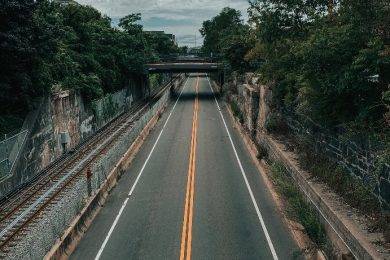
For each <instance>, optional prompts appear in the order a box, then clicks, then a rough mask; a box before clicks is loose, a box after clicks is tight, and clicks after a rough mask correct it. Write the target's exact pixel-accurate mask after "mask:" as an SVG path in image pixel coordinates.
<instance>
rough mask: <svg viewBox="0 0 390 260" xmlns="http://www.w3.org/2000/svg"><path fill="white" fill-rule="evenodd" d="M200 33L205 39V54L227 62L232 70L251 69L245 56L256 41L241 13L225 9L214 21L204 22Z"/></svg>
mask: <svg viewBox="0 0 390 260" xmlns="http://www.w3.org/2000/svg"><path fill="white" fill-rule="evenodd" d="M200 32H201V34H202V36H203V37H204V44H203V47H202V51H203V53H205V54H206V55H208V56H213V58H217V59H219V60H220V61H223V62H225V63H226V65H228V66H229V67H230V68H231V69H232V70H236V71H245V70H247V69H248V68H249V63H248V62H247V61H246V60H245V56H246V54H247V52H248V51H249V50H251V48H252V47H253V45H254V41H253V40H254V39H253V37H252V36H251V32H250V27H249V26H248V25H246V24H244V22H243V21H242V19H241V13H240V11H238V10H235V9H231V8H228V7H226V8H224V9H223V10H222V11H221V13H220V14H218V15H217V16H216V17H214V18H213V19H211V20H208V21H205V22H203V26H202V28H201V30H200Z"/></svg>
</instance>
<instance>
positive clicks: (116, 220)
mask: <svg viewBox="0 0 390 260" xmlns="http://www.w3.org/2000/svg"><path fill="white" fill-rule="evenodd" d="M188 80H189V78H187V81H186V82H185V83H184V87H183V89H182V90H181V92H180V95H179V97H178V98H177V99H176V102H175V104H174V105H173V108H172V110H171V112H170V113H169V115H168V118H167V120H166V121H165V123H164V126H163V128H162V129H161V131H160V134H159V135H158V137H157V140H156V141H155V143H154V145H153V147H152V150H151V151H150V153H149V155H148V157H147V158H146V161H145V163H144V164H143V166H142V168H141V170H140V172H139V173H138V176H137V178H136V180H135V182H134V184H133V186H132V187H131V189H130V192H129V194H128V197H127V198H126V200H125V201H124V202H123V204H122V207H121V209H120V210H119V212H118V214H117V215H116V218H115V220H114V222H113V223H112V225H111V228H110V230H109V231H108V233H107V235H106V238H105V239H104V241H103V244H102V245H101V247H100V249H99V251H98V253H97V255H96V257H95V260H99V259H100V257H101V256H102V253H103V251H104V248H105V247H106V245H107V243H108V241H109V240H110V237H111V235H112V232H113V231H114V229H115V226H116V225H117V224H118V221H119V218H120V217H121V215H122V213H123V210H124V209H125V207H126V205H127V202H128V201H129V198H130V196H131V195H132V194H133V192H134V189H135V187H136V186H137V184H138V181H139V179H140V178H141V175H142V173H143V172H144V170H145V167H146V165H147V164H148V162H149V159H150V157H151V156H152V154H153V151H154V149H155V148H156V146H157V144H158V142H159V140H160V138H161V136H162V134H163V132H164V129H165V128H166V126H167V124H168V121H169V119H170V118H171V116H172V114H173V111H174V110H175V108H176V105H177V103H178V102H179V99H180V97H181V95H182V94H183V91H184V89H185V88H186V87H187V83H188Z"/></svg>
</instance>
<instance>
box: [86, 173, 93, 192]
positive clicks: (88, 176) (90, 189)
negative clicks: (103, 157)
mask: <svg viewBox="0 0 390 260" xmlns="http://www.w3.org/2000/svg"><path fill="white" fill-rule="evenodd" d="M86 177H87V191H88V197H90V196H91V194H92V185H91V178H92V171H91V167H89V166H88V168H87V173H86Z"/></svg>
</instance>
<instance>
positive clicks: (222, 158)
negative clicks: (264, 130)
mask: <svg viewBox="0 0 390 260" xmlns="http://www.w3.org/2000/svg"><path fill="white" fill-rule="evenodd" d="M178 96H179V95H178ZM171 103H172V104H171V105H170V106H169V107H168V108H167V110H166V112H165V113H164V115H163V117H162V118H161V120H160V121H159V123H158V124H157V126H156V127H155V129H154V130H153V131H152V133H151V135H150V136H149V137H148V139H147V140H146V142H145V144H144V145H143V147H142V148H141V150H140V152H139V153H138V155H137V157H136V159H135V160H134V161H133V163H132V165H131V167H130V169H129V170H128V171H127V173H126V174H125V175H124V176H123V177H122V179H121V180H120V182H119V184H118V186H117V187H116V188H115V189H114V190H113V192H112V193H111V194H110V196H109V198H108V200H107V202H106V204H105V206H104V208H103V209H102V210H101V212H100V213H99V215H98V216H97V217H96V219H95V221H94V222H93V223H92V225H91V227H90V228H89V230H88V231H87V233H86V234H85V236H84V238H83V239H82V241H81V242H80V244H79V246H78V247H77V248H76V250H75V252H74V253H73V254H72V255H71V259H191V258H192V259H293V258H294V257H295V256H296V255H297V250H298V248H297V246H296V244H295V243H294V241H293V240H292V238H291V236H290V234H289V232H288V230H287V228H286V227H285V226H284V224H283V222H282V219H281V217H280V216H279V213H278V212H277V210H276V206H275V204H274V202H273V200H272V198H271V195H270V194H269V192H268V190H267V188H266V186H265V185H264V183H263V180H262V178H261V176H260V173H259V172H258V170H257V168H256V167H255V166H254V164H253V162H252V160H251V157H250V154H249V153H248V151H247V150H246V148H245V146H244V144H243V141H242V140H241V139H240V137H239V135H238V133H237V132H236V130H235V129H234V128H233V127H232V123H231V121H230V118H229V117H228V115H227V114H226V111H225V109H224V108H223V105H222V104H218V103H220V101H217V99H215V98H214V94H213V92H212V89H211V87H210V83H209V80H208V78H207V77H205V76H204V75H203V76H202V75H195V74H192V75H191V77H190V78H189V79H188V80H187V82H186V84H185V86H184V87H183V89H182V92H181V95H180V96H179V97H178V99H177V100H173V102H171Z"/></svg>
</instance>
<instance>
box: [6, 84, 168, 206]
mask: <svg viewBox="0 0 390 260" xmlns="http://www.w3.org/2000/svg"><path fill="white" fill-rule="evenodd" d="M166 80H168V78H166ZM166 82H167V81H165V82H163V84H165V83H166ZM136 84H138V87H137V86H136ZM139 85H142V84H141V83H140V82H139V80H131V81H130V83H129V87H128V88H125V89H123V90H121V91H118V92H116V93H113V94H108V95H107V96H105V97H104V98H102V99H100V100H96V101H93V102H91V103H86V102H85V101H84V100H83V98H82V97H81V95H80V94H79V93H78V92H75V91H69V90H65V91H56V92H53V93H52V95H51V96H50V97H46V98H45V99H44V100H43V101H42V104H41V106H40V109H39V111H40V112H39V113H38V115H37V117H36V119H35V121H34V123H33V124H31V126H30V129H28V130H29V135H28V137H27V139H26V142H25V145H24V147H23V150H21V153H20V158H19V160H18V164H17V165H16V167H15V169H14V171H13V172H12V173H11V174H9V176H7V177H6V178H4V179H2V180H1V181H0V200H1V199H3V198H5V197H6V196H7V195H8V194H10V193H11V192H13V191H15V190H17V189H18V188H22V187H23V185H27V184H28V183H29V181H31V180H32V179H33V178H34V177H36V176H37V175H38V174H39V173H40V172H41V171H42V170H43V169H45V168H46V167H47V166H49V165H50V164H51V163H53V162H55V161H56V160H58V159H61V157H62V156H64V155H65V154H66V152H67V151H69V150H72V149H74V148H75V147H77V146H78V145H79V144H81V143H82V142H84V141H85V140H87V139H88V138H90V137H91V136H92V135H94V134H95V133H96V132H97V131H98V130H99V129H101V128H102V127H104V126H105V125H107V124H108V123H109V122H111V121H112V120H113V119H114V118H116V117H117V116H118V115H120V114H121V113H123V112H125V111H126V110H127V109H129V108H130V107H131V106H132V104H133V103H134V102H135V101H137V100H140V99H144V98H145V95H146V93H148V91H147V90H146V89H142V87H139ZM32 113H35V111H33V112H32Z"/></svg>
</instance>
